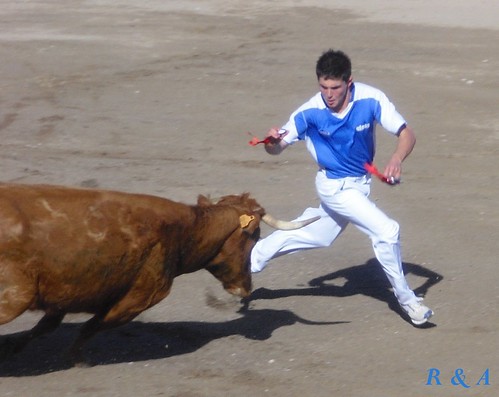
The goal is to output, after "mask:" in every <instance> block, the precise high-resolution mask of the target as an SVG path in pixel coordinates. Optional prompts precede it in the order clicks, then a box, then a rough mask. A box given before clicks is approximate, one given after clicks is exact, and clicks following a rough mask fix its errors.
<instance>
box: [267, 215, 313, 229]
mask: <svg viewBox="0 0 499 397" xmlns="http://www.w3.org/2000/svg"><path fill="white" fill-rule="evenodd" d="M318 219H320V216H314V217H313V218H310V219H305V220H303V221H283V220H280V219H276V218H274V217H273V216H272V215H269V214H265V215H264V216H262V221H264V222H265V223H266V224H267V225H269V226H271V227H273V228H274V229H279V230H295V229H301V228H302V227H304V226H307V225H310V224H311V223H312V222H315V221H316V220H318Z"/></svg>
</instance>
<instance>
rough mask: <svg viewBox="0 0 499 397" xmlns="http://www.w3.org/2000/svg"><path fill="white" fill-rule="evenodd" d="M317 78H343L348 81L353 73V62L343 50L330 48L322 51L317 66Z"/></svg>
mask: <svg viewBox="0 0 499 397" xmlns="http://www.w3.org/2000/svg"><path fill="white" fill-rule="evenodd" d="M315 73H316V74H317V79H320V78H321V77H323V78H325V79H342V80H343V81H345V82H346V81H348V79H349V78H350V76H351V75H352V62H350V58H349V57H348V55H346V54H345V53H344V52H343V51H335V50H333V49H329V50H327V51H325V52H323V53H322V55H321V56H320V57H319V59H318V60H317V64H316V67H315Z"/></svg>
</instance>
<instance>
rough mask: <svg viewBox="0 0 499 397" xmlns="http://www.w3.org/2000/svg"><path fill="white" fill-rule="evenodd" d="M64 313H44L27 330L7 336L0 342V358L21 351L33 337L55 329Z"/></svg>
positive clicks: (3, 358) (8, 356) (2, 358)
mask: <svg viewBox="0 0 499 397" xmlns="http://www.w3.org/2000/svg"><path fill="white" fill-rule="evenodd" d="M64 316H65V313H56V314H45V316H43V317H42V318H41V320H40V321H39V322H38V323H37V324H36V325H35V326H34V327H33V328H32V329H31V330H29V331H27V332H24V333H22V334H21V335H18V336H15V337H14V336H7V337H6V338H5V339H4V341H3V342H2V343H1V344H0V360H5V359H7V358H10V357H12V356H13V355H15V354H17V353H19V352H21V351H22V350H23V349H24V348H25V347H26V345H27V344H28V343H29V342H30V341H31V340H33V339H35V338H38V337H39V336H42V335H44V334H47V333H49V332H52V331H53V330H55V329H56V328H57V327H58V326H59V325H60V324H61V322H62V320H63V318H64Z"/></svg>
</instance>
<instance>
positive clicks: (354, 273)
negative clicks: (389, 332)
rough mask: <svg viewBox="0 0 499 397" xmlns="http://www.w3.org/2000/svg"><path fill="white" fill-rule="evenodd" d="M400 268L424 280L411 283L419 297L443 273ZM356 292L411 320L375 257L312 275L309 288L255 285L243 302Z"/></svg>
mask: <svg viewBox="0 0 499 397" xmlns="http://www.w3.org/2000/svg"><path fill="white" fill-rule="evenodd" d="M403 268H404V272H405V274H406V275H408V274H411V273H412V274H413V275H416V276H418V277H421V278H423V279H425V281H424V282H423V283H422V284H421V285H419V286H417V287H414V286H412V285H411V288H412V289H413V290H414V293H415V294H416V295H417V296H419V297H424V296H425V295H426V293H427V292H428V290H429V289H430V288H431V287H432V286H433V285H435V284H437V283H439V282H440V281H441V280H443V276H442V275H440V274H438V273H436V272H434V271H432V270H429V269H427V268H425V267H423V266H421V265H416V264H414V263H406V262H404V263H403ZM358 294H361V295H366V296H369V297H372V298H375V299H378V300H380V301H383V302H385V303H386V304H387V305H388V307H389V308H390V309H391V310H393V311H394V312H396V313H397V314H399V315H400V316H401V317H402V318H403V319H404V320H406V321H408V322H410V319H409V318H408V316H407V315H406V314H405V313H404V312H403V311H402V309H401V308H400V306H399V304H398V302H397V300H396V299H395V296H394V295H393V292H392V290H391V286H390V284H389V282H388V279H387V277H386V275H385V274H384V272H383V270H382V268H381V266H380V264H379V262H378V261H377V259H375V258H372V259H370V260H369V261H367V262H366V263H365V264H363V265H359V266H353V267H350V268H346V269H341V270H338V271H335V272H333V273H330V274H327V275H325V276H321V277H317V278H314V279H312V280H310V281H309V282H308V287H303V288H285V289H278V290H270V289H267V288H258V289H256V290H255V291H253V293H252V294H251V296H250V297H249V298H248V299H247V300H246V305H249V303H250V302H251V301H254V300H259V299H279V298H287V297H290V296H331V297H348V296H353V295H358ZM411 324H412V323H411ZM434 326H435V324H433V323H431V322H428V323H426V324H423V325H422V326H419V327H420V328H431V327H434Z"/></svg>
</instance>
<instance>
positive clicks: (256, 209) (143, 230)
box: [0, 184, 315, 366]
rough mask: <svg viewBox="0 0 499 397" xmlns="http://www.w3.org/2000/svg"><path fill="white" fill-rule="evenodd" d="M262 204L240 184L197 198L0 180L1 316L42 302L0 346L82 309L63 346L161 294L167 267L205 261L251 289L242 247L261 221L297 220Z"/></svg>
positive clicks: (9, 347)
mask: <svg viewBox="0 0 499 397" xmlns="http://www.w3.org/2000/svg"><path fill="white" fill-rule="evenodd" d="M314 220H315V218H314V219H310V220H306V221H302V222H285V221H279V220H277V219H275V218H273V217H272V216H271V215H270V214H267V213H266V212H265V210H264V208H262V207H261V206H260V205H259V204H258V203H257V202H256V200H254V199H253V198H251V197H250V196H249V194H248V193H244V194H241V195H229V196H224V197H222V198H221V199H219V200H218V201H217V202H213V201H212V200H209V199H208V198H207V197H205V196H202V195H200V196H199V197H198V200H197V204H196V205H187V204H183V203H179V202H175V201H171V200H168V199H166V198H162V197H156V196H151V195H144V194H131V193H124V192H116V191H108V190H98V189H79V188H71V187H64V186H51V185H20V184H0V324H5V323H8V322H10V321H12V320H14V319H15V318H16V317H18V316H19V315H21V314H22V313H23V312H25V311H26V310H40V311H43V312H44V316H43V317H42V318H41V320H40V321H39V322H38V323H37V324H36V325H35V326H34V327H33V328H32V329H31V330H29V331H26V332H24V333H22V334H21V335H18V336H17V338H13V337H10V338H4V339H5V340H4V342H3V343H2V344H1V345H0V356H4V357H6V356H7V355H9V356H10V355H11V354H14V353H16V352H18V351H20V350H22V348H24V346H25V345H26V344H27V343H28V342H29V341H30V340H32V339H33V338H36V337H38V336H40V335H43V334H45V333H47V332H50V331H53V330H54V329H55V328H57V327H58V326H59V325H60V324H61V322H62V320H63V318H64V316H65V315H66V314H67V313H81V312H84V313H90V314H92V315H93V316H92V317H91V318H90V319H89V320H88V321H87V322H85V323H84V324H83V325H82V327H81V329H80V332H79V334H78V336H77V338H76V339H75V341H74V343H73V344H72V346H71V347H70V349H69V359H70V361H71V363H72V364H73V365H76V366H87V364H86V362H85V360H84V357H83V355H82V347H83V345H84V344H85V342H87V341H88V340H89V339H90V338H91V337H93V336H94V335H95V334H96V333H97V332H100V331H102V330H105V329H109V328H113V327H117V326H120V325H123V324H125V323H128V322H130V321H131V320H133V319H134V318H135V317H136V316H137V315H139V314H140V313H141V312H143V311H144V310H146V309H148V308H150V307H152V306H153V305H155V304H157V303H158V302H160V301H161V300H163V299H164V298H165V297H166V296H167V295H168V294H169V292H170V289H171V287H172V283H173V280H174V278H175V277H177V276H179V275H181V274H186V273H192V272H195V271H198V270H201V269H206V270H207V271H209V272H210V273H211V274H212V275H213V276H215V278H217V279H218V280H219V281H220V282H221V283H222V286H223V288H224V289H225V290H226V291H228V292H229V293H231V294H234V295H237V296H240V297H246V296H248V295H249V294H250V293H251V272H250V266H249V261H250V260H249V256H250V252H251V249H252V248H253V246H254V244H255V243H256V241H257V240H258V239H259V236H260V221H263V222H266V223H268V224H269V225H271V226H273V227H275V228H284V229H293V228H300V227H303V226H305V225H306V224H308V223H310V222H312V221H314Z"/></svg>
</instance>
